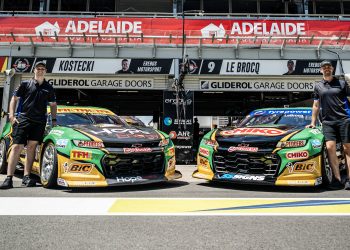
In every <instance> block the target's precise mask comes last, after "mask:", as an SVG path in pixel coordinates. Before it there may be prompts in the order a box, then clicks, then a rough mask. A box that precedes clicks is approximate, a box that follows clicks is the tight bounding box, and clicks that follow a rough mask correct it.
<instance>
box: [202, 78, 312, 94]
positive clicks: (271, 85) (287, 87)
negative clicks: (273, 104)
mask: <svg viewBox="0 0 350 250" xmlns="http://www.w3.org/2000/svg"><path fill="white" fill-rule="evenodd" d="M199 87H200V90H203V91H277V92H278V91H281V92H282V91H298V92H312V91H313V90H314V87H315V82H314V81H301V80H292V81H290V80H283V79H282V80H280V79H279V80H275V81H264V80H260V81H259V80H233V81H232V80H225V81H223V80H200V86H199Z"/></svg>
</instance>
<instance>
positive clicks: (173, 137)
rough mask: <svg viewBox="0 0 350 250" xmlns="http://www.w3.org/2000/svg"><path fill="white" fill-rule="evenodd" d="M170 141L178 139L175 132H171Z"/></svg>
mask: <svg viewBox="0 0 350 250" xmlns="http://www.w3.org/2000/svg"><path fill="white" fill-rule="evenodd" d="M169 136H170V139H176V138H177V134H176V132H175V131H170V133H169Z"/></svg>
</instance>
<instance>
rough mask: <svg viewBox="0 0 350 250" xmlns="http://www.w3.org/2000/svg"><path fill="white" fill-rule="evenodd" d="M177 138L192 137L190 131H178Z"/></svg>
mask: <svg viewBox="0 0 350 250" xmlns="http://www.w3.org/2000/svg"><path fill="white" fill-rule="evenodd" d="M176 139H178V140H189V139H191V135H190V131H187V130H185V131H182V130H180V131H178V133H177V137H176Z"/></svg>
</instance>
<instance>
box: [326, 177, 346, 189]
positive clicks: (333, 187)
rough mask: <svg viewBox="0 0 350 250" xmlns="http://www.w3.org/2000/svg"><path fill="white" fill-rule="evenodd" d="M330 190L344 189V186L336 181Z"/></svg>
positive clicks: (330, 186)
mask: <svg viewBox="0 0 350 250" xmlns="http://www.w3.org/2000/svg"><path fill="white" fill-rule="evenodd" d="M329 188H330V189H332V190H340V189H344V184H343V183H342V182H341V181H339V180H337V179H335V180H334V181H333V182H332V183H331V185H329Z"/></svg>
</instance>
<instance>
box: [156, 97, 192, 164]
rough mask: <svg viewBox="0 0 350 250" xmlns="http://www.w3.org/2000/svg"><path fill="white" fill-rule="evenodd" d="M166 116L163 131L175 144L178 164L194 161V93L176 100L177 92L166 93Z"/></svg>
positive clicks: (164, 101)
mask: <svg viewBox="0 0 350 250" xmlns="http://www.w3.org/2000/svg"><path fill="white" fill-rule="evenodd" d="M163 105H164V116H163V123H162V130H163V131H164V132H165V133H167V134H169V136H170V138H171V139H172V141H173V142H174V144H175V149H176V154H175V155H176V162H182V163H184V162H191V161H192V160H193V159H194V155H193V150H192V139H193V91H188V92H186V93H185V98H179V99H177V98H176V92H174V91H164V94H163Z"/></svg>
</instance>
